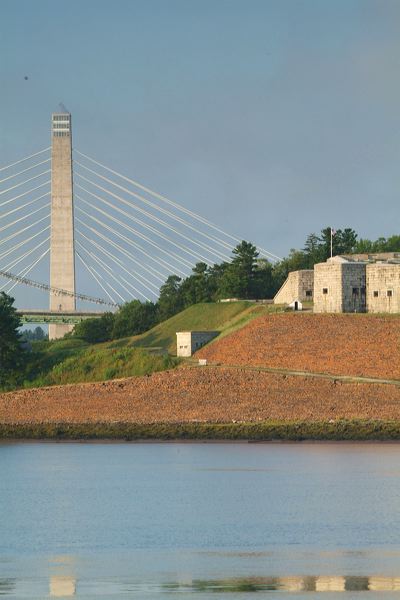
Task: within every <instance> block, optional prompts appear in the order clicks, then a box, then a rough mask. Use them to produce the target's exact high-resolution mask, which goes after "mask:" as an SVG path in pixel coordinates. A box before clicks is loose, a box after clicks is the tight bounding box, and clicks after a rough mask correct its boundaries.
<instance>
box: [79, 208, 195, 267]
mask: <svg viewBox="0 0 400 600" xmlns="http://www.w3.org/2000/svg"><path fill="white" fill-rule="evenodd" d="M80 200H82V201H83V202H86V201H85V200H83V198H80ZM86 204H88V205H89V206H91V207H92V208H94V207H93V206H92V205H91V204H90V203H89V202H86ZM76 208H77V210H78V211H79V212H81V213H83V214H84V215H86V216H87V217H89V218H90V219H92V220H93V221H95V222H96V223H99V224H100V225H101V226H102V227H104V228H105V229H107V230H108V231H111V233H113V234H114V235H117V236H118V237H119V238H120V239H122V240H124V242H126V243H127V244H129V245H131V246H134V247H138V244H137V243H136V242H133V241H132V240H131V238H128V237H126V236H125V235H123V234H121V233H117V232H116V231H115V229H112V228H111V227H109V225H106V224H105V223H103V222H102V221H101V220H99V219H97V218H96V217H93V216H92V215H91V214H89V213H87V212H86V211H85V210H83V209H82V208H80V207H79V206H77V207H76ZM97 210H98V211H99V212H101V213H103V214H105V216H106V217H108V218H111V217H110V215H107V213H104V211H102V210H101V209H97ZM112 220H113V221H116V222H117V223H118V224H119V225H122V226H123V227H124V228H125V229H127V230H128V231H130V232H132V233H134V234H136V235H137V236H138V237H139V238H141V239H143V240H145V241H146V242H147V243H148V244H150V245H151V246H153V247H155V248H157V250H159V251H160V252H163V253H164V254H166V255H167V256H169V257H170V258H171V256H174V257H177V255H176V254H175V253H174V252H172V251H171V252H168V251H167V250H165V249H164V248H163V247H162V246H159V245H158V244H156V243H155V242H153V241H152V240H151V239H150V238H148V237H147V236H145V235H143V234H142V233H140V231H137V230H136V229H133V227H130V226H129V225H125V224H124V223H122V221H119V220H118V219H115V218H114V217H112ZM152 260H154V261H155V262H163V263H164V264H166V265H167V267H168V270H169V272H171V271H172V272H173V271H174V269H175V270H176V271H178V272H179V273H180V274H181V275H183V276H184V277H186V274H187V273H186V272H184V271H182V270H181V269H178V268H177V267H174V266H172V265H171V263H168V262H167V261H166V260H164V259H163V258H160V257H157V258H154V257H152ZM175 260H176V261H178V262H180V263H182V264H183V265H184V266H185V267H186V268H187V269H191V267H192V265H191V264H190V263H189V262H188V261H187V260H185V259H182V258H180V257H179V256H178V257H177V258H176V259H175Z"/></svg>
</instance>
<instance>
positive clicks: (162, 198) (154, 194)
mask: <svg viewBox="0 0 400 600" xmlns="http://www.w3.org/2000/svg"><path fill="white" fill-rule="evenodd" d="M75 152H76V153H77V154H79V155H80V156H83V157H84V158H86V159H88V160H89V161H91V162H92V163H94V164H96V165H98V166H99V167H102V168H103V169H105V170H106V171H109V172H110V173H113V174H114V175H117V177H120V178H121V179H123V180H125V181H127V182H129V183H131V184H132V185H134V186H136V187H138V188H139V189H141V190H142V191H143V192H146V193H148V194H150V195H151V196H153V197H154V198H157V199H158V200H161V201H162V202H165V203H167V204H169V205H170V206H174V207H175V208H177V209H178V210H180V211H182V212H184V213H186V214H188V215H189V216H191V217H192V218H193V219H196V220H198V221H200V222H201V223H203V224H204V225H207V226H208V227H211V228H212V229H214V230H215V231H218V232H219V233H222V234H223V235H225V236H226V237H228V238H230V239H232V240H233V241H235V242H238V243H240V242H241V241H242V240H241V239H240V238H238V237H236V236H233V235H231V234H230V233H227V232H226V231H224V230H223V229H221V228H220V227H218V226H217V225H214V223H212V222H211V221H208V220H207V219H205V218H204V217H202V216H200V215H199V214H197V213H195V212H194V211H192V210H189V209H187V208H185V207H184V206H181V205H180V204H178V203H177V202H174V201H172V200H170V199H169V198H167V197H166V196H163V195H162V194H158V193H157V192H154V191H153V190H151V189H150V188H147V187H145V186H144V185H142V184H141V183H139V182H137V181H135V180H134V179H130V178H129V177H126V176H125V175H122V174H121V173H118V171H115V170H114V169H110V168H109V167H106V166H105V165H103V164H102V163H100V162H98V161H97V160H94V159H93V158H90V156H88V155H87V154H84V153H83V152H80V151H79V150H76V149H75ZM257 248H258V249H259V250H260V251H262V252H263V254H266V255H268V256H269V257H271V258H273V259H274V260H282V259H281V258H280V257H279V256H277V255H275V254H273V253H272V252H269V250H265V249H264V248H261V247H260V246H258V247H257Z"/></svg>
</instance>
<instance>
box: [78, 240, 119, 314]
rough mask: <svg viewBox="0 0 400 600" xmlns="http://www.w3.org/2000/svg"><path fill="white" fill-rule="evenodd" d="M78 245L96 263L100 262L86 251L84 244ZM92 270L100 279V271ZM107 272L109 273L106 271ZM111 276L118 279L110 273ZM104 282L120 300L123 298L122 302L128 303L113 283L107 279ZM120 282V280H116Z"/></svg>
mask: <svg viewBox="0 0 400 600" xmlns="http://www.w3.org/2000/svg"><path fill="white" fill-rule="evenodd" d="M78 244H79V245H80V247H81V248H82V249H83V250H84V251H85V252H86V253H87V254H88V255H89V256H90V257H91V258H92V259H93V260H94V261H95V262H98V260H97V257H95V256H93V254H92V253H91V252H88V251H87V250H86V248H85V247H84V246H82V244H80V243H79V242H78ZM92 269H93V271H94V272H95V273H97V275H98V276H99V277H100V274H99V272H98V271H96V269H95V268H94V267H93V266H92ZM106 272H107V271H106ZM108 274H109V275H111V276H112V277H113V278H114V279H116V278H115V277H114V276H113V275H112V274H111V273H108ZM103 281H104V282H105V283H106V285H108V287H109V288H110V289H112V291H113V292H114V294H116V295H117V296H118V297H119V298H121V300H122V302H126V300H125V298H124V297H123V296H121V294H120V293H119V292H117V290H116V289H114V288H113V286H112V285H111V283H110V282H109V281H107V280H106V279H103ZM116 281H117V282H118V280H116ZM118 283H119V282H118Z"/></svg>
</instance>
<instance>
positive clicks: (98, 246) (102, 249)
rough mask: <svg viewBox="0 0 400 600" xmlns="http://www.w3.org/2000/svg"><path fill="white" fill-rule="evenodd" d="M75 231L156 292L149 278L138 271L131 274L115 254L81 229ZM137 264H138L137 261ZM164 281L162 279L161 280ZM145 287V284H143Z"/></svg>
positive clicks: (156, 289)
mask: <svg viewBox="0 0 400 600" xmlns="http://www.w3.org/2000/svg"><path fill="white" fill-rule="evenodd" d="M75 231H76V232H77V233H79V235H81V236H82V237H83V238H85V240H87V241H88V242H89V243H91V244H93V245H94V246H95V248H97V249H98V250H100V252H102V253H103V254H105V255H106V256H108V258H110V259H111V260H113V261H114V262H115V263H116V264H117V265H118V266H119V267H120V268H121V269H123V270H124V271H125V272H126V273H128V274H129V275H130V276H131V277H134V278H135V279H137V281H138V282H139V283H140V284H141V285H143V286H145V284H144V283H143V282H142V281H140V280H141V279H143V280H144V281H146V282H147V283H148V284H149V285H150V286H152V287H153V288H154V290H155V291H156V292H158V289H159V288H158V287H157V286H156V285H154V283H152V282H151V281H150V280H149V279H147V278H146V277H144V276H143V275H141V274H140V273H137V272H136V277H135V275H133V273H132V272H131V271H129V270H128V269H127V268H126V267H125V266H124V263H123V262H122V261H121V259H119V258H118V257H117V256H115V254H112V252H110V251H109V250H105V249H104V248H103V247H102V246H101V245H100V244H98V243H97V242H96V241H95V240H92V239H91V238H88V237H87V236H86V235H85V234H84V233H83V232H82V231H80V230H79V229H78V228H76V229H75ZM138 264H140V263H139V262H138ZM162 281H164V280H162ZM145 287H146V286H145ZM147 289H148V290H149V292H151V293H153V294H154V291H152V290H151V289H150V288H147Z"/></svg>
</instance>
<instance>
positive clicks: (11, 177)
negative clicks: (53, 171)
mask: <svg viewBox="0 0 400 600" xmlns="http://www.w3.org/2000/svg"><path fill="white" fill-rule="evenodd" d="M50 161H51V158H47V159H46V160H42V162H39V163H37V164H36V165H33V166H32V167H28V168H27V169H23V170H22V171H19V173H14V174H13V175H9V176H8V177H4V179H0V183H4V182H5V181H7V180H8V179H13V178H14V177H19V176H20V175H22V173H26V172H27V171H32V169H37V168H38V167H40V165H44V164H45V163H48V162H50Z"/></svg>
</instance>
